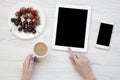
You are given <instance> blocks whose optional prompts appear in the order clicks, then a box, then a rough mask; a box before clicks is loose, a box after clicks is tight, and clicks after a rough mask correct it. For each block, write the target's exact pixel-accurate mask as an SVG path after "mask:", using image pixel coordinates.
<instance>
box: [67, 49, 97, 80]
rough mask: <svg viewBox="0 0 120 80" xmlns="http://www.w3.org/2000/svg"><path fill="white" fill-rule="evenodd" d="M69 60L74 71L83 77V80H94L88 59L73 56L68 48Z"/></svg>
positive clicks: (76, 55)
mask: <svg viewBox="0 0 120 80" xmlns="http://www.w3.org/2000/svg"><path fill="white" fill-rule="evenodd" d="M68 51H69V54H70V60H71V62H72V64H73V66H74V68H75V69H76V71H77V72H78V73H79V74H80V75H81V76H82V77H83V79H84V80H96V79H95V77H94V75H93V73H92V69H91V67H90V64H89V60H88V58H87V57H86V56H85V55H83V54H75V53H73V52H72V50H71V49H70V48H68Z"/></svg>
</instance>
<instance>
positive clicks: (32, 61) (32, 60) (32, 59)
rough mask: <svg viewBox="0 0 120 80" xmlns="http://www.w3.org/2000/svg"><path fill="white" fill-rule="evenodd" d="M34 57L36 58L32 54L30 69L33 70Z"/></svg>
mask: <svg viewBox="0 0 120 80" xmlns="http://www.w3.org/2000/svg"><path fill="white" fill-rule="evenodd" d="M34 58H35V56H31V59H30V65H29V69H30V70H31V71H32V69H33V64H34Z"/></svg>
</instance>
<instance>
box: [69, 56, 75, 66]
mask: <svg viewBox="0 0 120 80" xmlns="http://www.w3.org/2000/svg"><path fill="white" fill-rule="evenodd" d="M70 60H71V62H72V64H73V66H75V65H76V63H75V61H74V59H73V58H72V57H70Z"/></svg>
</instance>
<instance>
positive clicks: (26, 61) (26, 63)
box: [24, 54, 31, 67]
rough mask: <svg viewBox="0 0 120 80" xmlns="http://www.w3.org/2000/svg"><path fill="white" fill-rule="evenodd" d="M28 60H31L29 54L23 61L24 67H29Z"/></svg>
mask: <svg viewBox="0 0 120 80" xmlns="http://www.w3.org/2000/svg"><path fill="white" fill-rule="evenodd" d="M30 58H31V54H29V55H28V56H27V57H26V59H25V61H24V65H25V66H27V67H28V66H29V60H30Z"/></svg>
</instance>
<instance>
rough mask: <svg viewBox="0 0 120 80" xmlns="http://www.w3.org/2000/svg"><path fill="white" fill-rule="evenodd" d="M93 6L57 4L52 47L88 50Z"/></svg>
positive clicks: (79, 50) (80, 50) (78, 50)
mask: <svg viewBox="0 0 120 80" xmlns="http://www.w3.org/2000/svg"><path fill="white" fill-rule="evenodd" d="M90 16H91V7H88V6H79V5H67V4H57V5H56V12H55V28H54V32H53V40H52V48H53V49H57V50H68V47H70V48H71V49H72V50H73V51H77V52H87V47H88V35H89V27H90Z"/></svg>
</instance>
